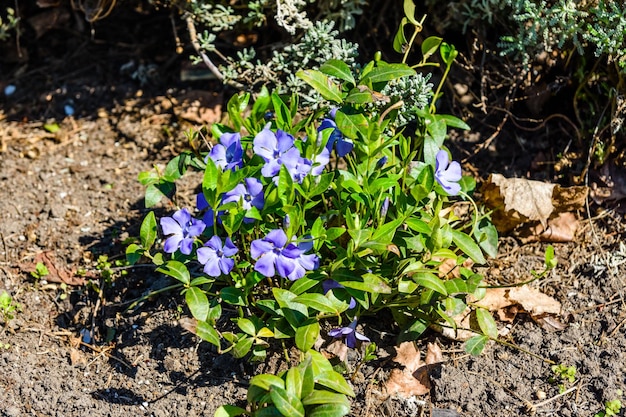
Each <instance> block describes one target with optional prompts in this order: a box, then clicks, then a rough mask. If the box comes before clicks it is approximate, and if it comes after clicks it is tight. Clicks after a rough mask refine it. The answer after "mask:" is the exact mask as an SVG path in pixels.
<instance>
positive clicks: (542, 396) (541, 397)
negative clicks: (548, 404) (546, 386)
mask: <svg viewBox="0 0 626 417" xmlns="http://www.w3.org/2000/svg"><path fill="white" fill-rule="evenodd" d="M537 399H538V400H545V399H546V393H545V391H542V390H539V391H537Z"/></svg>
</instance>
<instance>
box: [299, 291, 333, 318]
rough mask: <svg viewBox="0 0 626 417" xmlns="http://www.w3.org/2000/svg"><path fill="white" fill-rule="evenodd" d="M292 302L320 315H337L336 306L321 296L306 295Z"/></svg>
mask: <svg viewBox="0 0 626 417" xmlns="http://www.w3.org/2000/svg"><path fill="white" fill-rule="evenodd" d="M294 301H295V302H297V303H301V304H304V305H306V306H307V307H310V308H312V309H315V310H317V311H319V312H322V313H337V309H336V306H334V305H333V303H332V301H330V300H329V299H328V298H326V297H325V296H324V295H323V294H319V293H306V294H302V295H300V296H298V297H297V298H296V299H294Z"/></svg>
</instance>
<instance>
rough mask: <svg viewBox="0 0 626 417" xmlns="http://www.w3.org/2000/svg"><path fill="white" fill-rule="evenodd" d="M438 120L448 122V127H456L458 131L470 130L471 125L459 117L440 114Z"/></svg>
mask: <svg viewBox="0 0 626 417" xmlns="http://www.w3.org/2000/svg"><path fill="white" fill-rule="evenodd" d="M437 118H438V119H441V120H443V121H444V122H446V126H449V127H455V128H457V129H463V130H470V127H469V125H468V124H467V123H465V122H464V121H463V120H461V119H459V118H458V117H455V116H452V115H449V114H438V115H437Z"/></svg>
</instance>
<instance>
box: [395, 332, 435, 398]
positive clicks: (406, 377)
mask: <svg viewBox="0 0 626 417" xmlns="http://www.w3.org/2000/svg"><path fill="white" fill-rule="evenodd" d="M393 361H394V362H396V363H398V364H400V365H403V366H404V369H398V368H395V369H392V371H391V373H390V374H389V379H388V380H387V383H386V384H385V389H386V391H387V394H389V395H398V396H400V397H403V398H409V397H413V396H416V395H424V394H428V392H430V387H431V385H430V376H429V372H430V371H431V370H432V368H433V367H435V366H437V364H438V363H440V362H442V361H443V355H442V353H441V349H440V348H439V346H438V345H436V344H434V343H429V344H428V349H427V353H426V362H425V363H422V361H421V359H420V353H419V350H417V348H416V347H415V343H413V342H403V343H401V344H400V345H399V346H397V347H396V357H395V358H394V359H393Z"/></svg>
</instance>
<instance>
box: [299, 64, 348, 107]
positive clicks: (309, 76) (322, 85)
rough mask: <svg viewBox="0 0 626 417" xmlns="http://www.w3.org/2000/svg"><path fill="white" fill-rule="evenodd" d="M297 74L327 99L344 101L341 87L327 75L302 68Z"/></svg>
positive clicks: (337, 101)
mask: <svg viewBox="0 0 626 417" xmlns="http://www.w3.org/2000/svg"><path fill="white" fill-rule="evenodd" d="M296 76H297V77H298V78H300V79H302V80H303V81H304V82H306V83H307V84H309V85H310V86H311V87H313V88H314V89H315V91H317V92H318V93H320V94H321V96H322V97H324V98H325V99H326V100H330V101H334V102H336V103H341V102H342V97H341V89H340V88H339V86H338V85H337V84H335V83H334V82H333V81H332V80H331V79H330V78H328V76H327V75H325V74H324V73H322V72H320V71H316V70H300V71H298V72H296Z"/></svg>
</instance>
